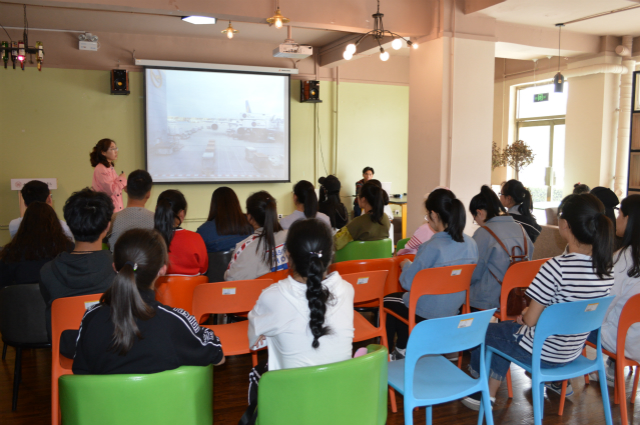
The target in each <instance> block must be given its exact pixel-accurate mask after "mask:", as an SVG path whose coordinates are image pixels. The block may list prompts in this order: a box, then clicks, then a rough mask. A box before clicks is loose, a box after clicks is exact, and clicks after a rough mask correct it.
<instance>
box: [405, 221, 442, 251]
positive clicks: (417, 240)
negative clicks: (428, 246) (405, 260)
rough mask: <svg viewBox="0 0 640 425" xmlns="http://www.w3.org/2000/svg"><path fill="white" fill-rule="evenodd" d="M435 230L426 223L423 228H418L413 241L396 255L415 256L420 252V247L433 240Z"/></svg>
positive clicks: (412, 238)
mask: <svg viewBox="0 0 640 425" xmlns="http://www.w3.org/2000/svg"><path fill="white" fill-rule="evenodd" d="M433 233H434V232H433V230H432V229H431V226H429V223H424V224H423V225H422V226H420V227H418V229H417V230H416V231H415V233H414V234H413V236H411V239H409V241H408V242H407V244H406V245H405V246H404V248H402V249H401V250H400V251H398V253H397V254H396V255H407V254H415V253H416V252H418V248H420V245H422V244H423V243H425V242H426V241H428V240H429V239H431V236H433Z"/></svg>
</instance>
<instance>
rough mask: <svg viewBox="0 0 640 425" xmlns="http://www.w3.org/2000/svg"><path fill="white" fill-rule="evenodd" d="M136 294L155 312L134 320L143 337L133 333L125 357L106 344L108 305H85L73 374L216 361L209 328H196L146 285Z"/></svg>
mask: <svg viewBox="0 0 640 425" xmlns="http://www.w3.org/2000/svg"><path fill="white" fill-rule="evenodd" d="M141 295H142V298H143V299H144V300H145V302H146V303H147V304H149V305H150V306H152V307H153V308H154V309H155V311H156V314H155V316H154V317H152V318H151V319H149V320H139V319H136V324H137V325H138V329H139V330H140V334H141V335H142V338H141V339H139V338H136V340H135V342H134V343H133V347H131V350H129V352H128V353H127V354H126V355H124V356H120V355H119V354H118V353H116V352H114V351H113V350H112V349H111V344H112V342H113V330H114V326H113V323H112V322H111V307H110V306H108V305H105V304H96V305H95V306H93V307H91V308H90V309H89V310H87V312H86V313H85V315H84V318H83V319H82V324H81V325H80V334H79V337H78V342H77V345H76V355H75V358H74V361H73V373H74V374H76V375H79V374H116V373H129V374H140V373H156V372H162V371H165V370H171V369H176V368H178V367H180V366H207V365H209V364H217V363H220V361H221V360H222V357H223V356H224V354H223V352H222V346H221V345H220V340H219V339H218V337H217V336H216V335H215V334H214V333H213V331H212V330H210V329H207V328H202V327H200V325H198V322H197V321H196V319H195V318H194V317H193V316H191V315H190V314H189V313H187V312H186V311H184V310H182V309H179V308H172V307H168V306H166V305H162V304H160V303H159V302H157V301H156V300H155V298H154V297H155V296H154V292H153V291H151V290H148V291H144V292H141Z"/></svg>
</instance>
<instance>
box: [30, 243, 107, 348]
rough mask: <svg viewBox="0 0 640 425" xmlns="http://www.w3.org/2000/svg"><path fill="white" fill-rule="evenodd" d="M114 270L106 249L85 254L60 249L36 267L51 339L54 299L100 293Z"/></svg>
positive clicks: (105, 288) (105, 287)
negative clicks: (42, 264) (40, 265)
mask: <svg viewBox="0 0 640 425" xmlns="http://www.w3.org/2000/svg"><path fill="white" fill-rule="evenodd" d="M115 275H116V272H115V271H114V270H113V256H112V255H111V252H109V251H106V250H104V251H95V252H92V253H89V254H70V253H68V252H63V253H62V254H60V255H59V256H58V257H56V258H55V259H54V260H52V261H50V262H48V263H46V264H45V265H44V266H42V269H40V292H41V293H42V298H44V302H45V303H46V304H47V310H46V318H47V332H48V333H49V338H51V304H52V303H53V301H54V300H56V299H58V298H65V297H76V296H78V295H89V294H101V293H103V292H104V291H106V290H107V289H109V287H110V286H111V283H112V282H113V278H114V277H115Z"/></svg>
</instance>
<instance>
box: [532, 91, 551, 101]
mask: <svg viewBox="0 0 640 425" xmlns="http://www.w3.org/2000/svg"><path fill="white" fill-rule="evenodd" d="M547 100H549V93H538V94H534V95H533V101H534V102H546V101H547Z"/></svg>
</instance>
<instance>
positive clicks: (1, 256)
mask: <svg viewBox="0 0 640 425" xmlns="http://www.w3.org/2000/svg"><path fill="white" fill-rule="evenodd" d="M38 183H40V182H38ZM43 184H44V183H43ZM45 186H46V185H45ZM60 223H61V222H60V220H58V216H57V215H56V212H55V211H54V210H53V208H51V206H49V205H48V204H46V203H44V202H38V201H34V202H31V204H30V206H29V208H27V210H26V211H25V213H24V219H22V220H21V222H20V226H19V228H18V232H17V233H16V235H15V237H14V238H13V239H12V240H11V242H9V243H8V244H7V245H5V246H4V248H3V249H2V251H0V288H3V287H5V286H9V285H17V284H22V283H38V282H39V281H40V269H41V268H42V266H43V265H44V264H45V263H47V262H49V261H51V260H53V259H54V258H56V257H57V256H58V254H60V253H62V252H70V251H72V250H73V242H71V240H70V239H69V238H68V237H67V235H66V234H65V233H64V231H63V229H62V226H61V225H60Z"/></svg>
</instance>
